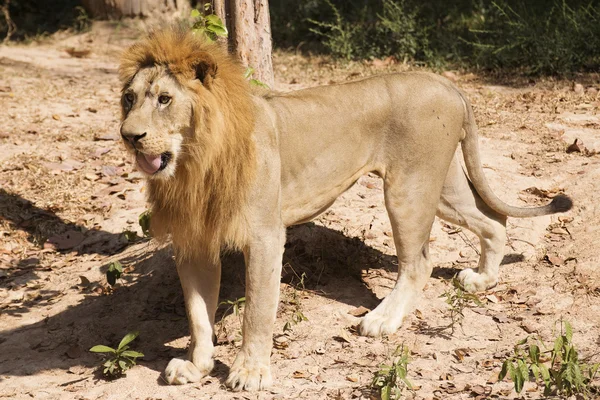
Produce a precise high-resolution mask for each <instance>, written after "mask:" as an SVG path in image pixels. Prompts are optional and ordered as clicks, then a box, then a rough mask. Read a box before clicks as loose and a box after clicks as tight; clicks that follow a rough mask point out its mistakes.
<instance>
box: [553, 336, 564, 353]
mask: <svg viewBox="0 0 600 400" xmlns="http://www.w3.org/2000/svg"><path fill="white" fill-rule="evenodd" d="M563 344H564V340H563V337H562V336H559V337H557V338H556V340H555V341H554V350H553V351H554V355H555V356H557V355H560V354H561V350H562V347H563Z"/></svg>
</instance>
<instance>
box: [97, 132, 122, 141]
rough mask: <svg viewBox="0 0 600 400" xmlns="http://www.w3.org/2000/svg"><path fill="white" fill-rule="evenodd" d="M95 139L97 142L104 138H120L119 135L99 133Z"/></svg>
mask: <svg viewBox="0 0 600 400" xmlns="http://www.w3.org/2000/svg"><path fill="white" fill-rule="evenodd" d="M94 140H95V141H96V142H99V141H103V140H119V138H118V137H117V135H110V134H97V135H94Z"/></svg>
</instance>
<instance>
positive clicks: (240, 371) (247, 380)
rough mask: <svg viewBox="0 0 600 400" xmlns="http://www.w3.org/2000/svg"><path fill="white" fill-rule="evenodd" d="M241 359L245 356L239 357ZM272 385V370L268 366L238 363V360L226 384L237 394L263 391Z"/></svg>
mask: <svg viewBox="0 0 600 400" xmlns="http://www.w3.org/2000/svg"><path fill="white" fill-rule="evenodd" d="M240 357H243V356H241V355H238V358H240ZM244 359H245V357H244ZM271 384H272V378H271V368H270V367H269V365H268V364H261V363H255V362H253V363H250V362H247V361H241V362H238V360H237V359H236V361H235V362H234V363H233V366H232V367H231V370H230V371H229V376H228V377H227V382H226V385H227V386H228V387H230V388H231V389H232V390H233V391H236V392H237V391H239V390H248V391H256V390H262V389H266V388H267V387H269V386H271Z"/></svg>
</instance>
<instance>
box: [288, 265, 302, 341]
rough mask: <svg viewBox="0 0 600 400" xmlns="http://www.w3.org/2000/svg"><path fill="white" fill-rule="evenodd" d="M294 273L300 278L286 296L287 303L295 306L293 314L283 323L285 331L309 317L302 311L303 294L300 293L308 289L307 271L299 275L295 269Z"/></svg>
mask: <svg viewBox="0 0 600 400" xmlns="http://www.w3.org/2000/svg"><path fill="white" fill-rule="evenodd" d="M292 271H293V269H292ZM294 274H295V275H296V277H297V278H298V283H297V284H295V285H293V289H292V291H291V293H290V294H289V296H287V298H286V302H287V304H290V305H291V306H292V307H293V310H292V316H291V317H290V319H289V320H287V321H286V322H285V324H283V332H287V331H291V330H292V328H293V326H294V325H297V324H299V323H300V322H303V321H308V318H306V316H305V315H304V313H303V312H302V296H301V295H300V293H299V292H301V291H304V290H306V287H305V286H304V279H305V278H306V273H304V272H303V273H302V275H300V276H298V274H296V271H294Z"/></svg>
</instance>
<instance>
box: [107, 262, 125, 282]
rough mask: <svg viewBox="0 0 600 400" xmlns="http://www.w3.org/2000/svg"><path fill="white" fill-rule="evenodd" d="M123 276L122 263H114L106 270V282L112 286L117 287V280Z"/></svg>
mask: <svg viewBox="0 0 600 400" xmlns="http://www.w3.org/2000/svg"><path fill="white" fill-rule="evenodd" d="M122 274H123V265H122V264H121V262H120V261H113V262H111V263H110V264H108V269H107V270H106V280H107V281H108V284H109V285H110V286H115V285H116V284H117V279H119V278H120V277H121V275H122Z"/></svg>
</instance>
